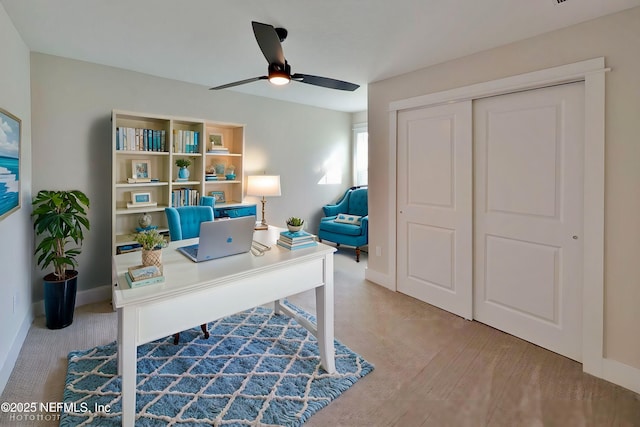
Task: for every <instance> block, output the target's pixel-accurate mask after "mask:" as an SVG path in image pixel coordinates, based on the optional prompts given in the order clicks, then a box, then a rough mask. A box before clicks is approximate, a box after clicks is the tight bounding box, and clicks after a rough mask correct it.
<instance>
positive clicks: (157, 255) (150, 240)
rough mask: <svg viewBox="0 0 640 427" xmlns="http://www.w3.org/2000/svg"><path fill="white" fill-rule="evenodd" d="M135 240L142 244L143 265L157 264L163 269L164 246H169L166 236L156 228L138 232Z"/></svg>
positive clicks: (134, 237)
mask: <svg viewBox="0 0 640 427" xmlns="http://www.w3.org/2000/svg"><path fill="white" fill-rule="evenodd" d="M133 240H135V241H136V242H138V243H140V245H142V265H145V266H147V265H155V266H157V267H158V268H159V269H160V271H162V248H164V247H165V246H167V241H166V240H165V239H164V236H163V235H162V234H160V233H159V232H158V230H156V229H155V228H154V229H151V230H144V231H141V232H139V233H136V234H135V235H134V236H133Z"/></svg>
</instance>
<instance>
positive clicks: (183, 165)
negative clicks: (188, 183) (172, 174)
mask: <svg viewBox="0 0 640 427" xmlns="http://www.w3.org/2000/svg"><path fill="white" fill-rule="evenodd" d="M176 166H177V167H179V168H180V169H179V170H178V179H184V180H186V179H188V178H189V169H187V168H188V167H189V166H191V160H189V159H177V160H176Z"/></svg>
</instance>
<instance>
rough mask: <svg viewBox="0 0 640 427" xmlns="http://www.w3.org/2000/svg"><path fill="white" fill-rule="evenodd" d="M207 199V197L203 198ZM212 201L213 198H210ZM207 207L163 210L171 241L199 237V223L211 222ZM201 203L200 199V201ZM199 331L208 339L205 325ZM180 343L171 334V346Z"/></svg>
mask: <svg viewBox="0 0 640 427" xmlns="http://www.w3.org/2000/svg"><path fill="white" fill-rule="evenodd" d="M205 197H208V196H205ZM211 199H213V197H211ZM205 202H206V203H211V204H210V205H209V206H182V207H179V208H165V209H164V212H165V214H166V215H167V222H168V223H169V237H170V238H171V241H174V240H183V239H191V238H193V237H198V236H199V235H200V223H201V222H205V221H213V203H214V202H212V201H205ZM200 203H202V199H201V201H200ZM200 329H202V332H204V338H205V339H208V338H209V331H207V325H206V324H203V325H200ZM178 342H180V333H179V332H178V333H176V334H173V344H178Z"/></svg>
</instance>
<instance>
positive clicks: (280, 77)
mask: <svg viewBox="0 0 640 427" xmlns="http://www.w3.org/2000/svg"><path fill="white" fill-rule="evenodd" d="M289 80H290V78H289V76H287V75H286V74H284V73H271V75H270V76H269V81H270V82H271V83H273V84H274V85H277V86H282V85H286V84H287V83H289Z"/></svg>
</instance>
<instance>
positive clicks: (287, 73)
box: [269, 61, 291, 79]
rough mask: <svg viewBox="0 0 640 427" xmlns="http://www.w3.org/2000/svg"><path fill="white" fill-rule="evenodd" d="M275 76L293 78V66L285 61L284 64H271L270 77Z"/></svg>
mask: <svg viewBox="0 0 640 427" xmlns="http://www.w3.org/2000/svg"><path fill="white" fill-rule="evenodd" d="M274 77H284V78H286V79H291V66H290V65H289V63H288V62H286V61H285V63H284V64H275V63H274V64H269V79H271V78H274Z"/></svg>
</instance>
